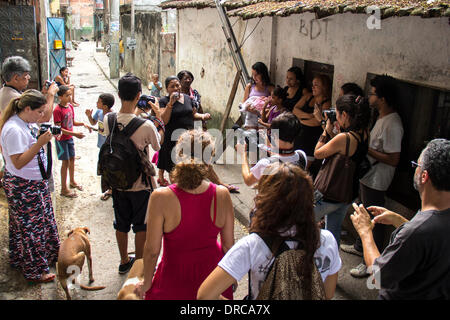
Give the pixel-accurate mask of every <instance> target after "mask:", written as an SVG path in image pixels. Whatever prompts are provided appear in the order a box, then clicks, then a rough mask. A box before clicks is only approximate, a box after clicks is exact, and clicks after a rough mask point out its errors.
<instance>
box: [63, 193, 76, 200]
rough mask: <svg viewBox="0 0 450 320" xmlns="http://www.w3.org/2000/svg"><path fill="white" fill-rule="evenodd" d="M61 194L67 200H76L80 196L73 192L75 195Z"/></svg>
mask: <svg viewBox="0 0 450 320" xmlns="http://www.w3.org/2000/svg"><path fill="white" fill-rule="evenodd" d="M60 194H61V196H63V197H66V198H72V199H73V198H76V197H78V195H77V194H76V193H75V192H73V193H66V194H64V193H60Z"/></svg>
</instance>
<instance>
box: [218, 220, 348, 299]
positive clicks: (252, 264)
mask: <svg viewBox="0 0 450 320" xmlns="http://www.w3.org/2000/svg"><path fill="white" fill-rule="evenodd" d="M286 244H287V245H288V246H289V247H290V248H291V249H293V248H295V246H296V241H286ZM273 260H274V259H273V258H272V253H271V251H270V249H269V248H268V247H267V245H266V244H265V242H264V240H263V239H261V238H260V237H259V236H258V235H257V234H256V233H251V234H249V235H248V236H246V237H244V238H242V239H240V240H239V241H238V242H236V243H235V245H234V246H233V247H231V249H230V250H229V251H228V252H227V253H226V254H225V256H224V257H223V258H222V260H220V262H219V264H218V265H219V267H221V268H222V269H223V270H225V271H226V272H227V273H228V274H229V275H230V276H232V277H233V278H234V279H235V280H236V281H240V280H241V279H242V277H243V276H244V275H246V274H247V273H248V272H249V270H250V285H251V292H252V297H251V298H252V300H253V299H255V298H256V297H257V296H258V293H259V289H260V288H261V286H262V284H263V283H264V280H265V279H266V276H267V272H268V270H269V267H270V266H271V265H272V263H273ZM314 260H315V263H316V266H317V269H318V270H319V272H320V275H321V276H322V280H323V281H325V279H326V278H327V277H328V276H329V275H333V274H335V273H336V272H338V271H339V270H340V269H341V265H342V261H341V257H340V256H339V249H338V246H337V242H336V240H335V239H334V236H333V234H332V233H331V232H330V231H328V230H323V229H321V230H320V247H319V248H318V249H317V250H316V252H315V253H314Z"/></svg>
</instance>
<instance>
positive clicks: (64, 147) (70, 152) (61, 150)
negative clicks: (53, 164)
mask: <svg viewBox="0 0 450 320" xmlns="http://www.w3.org/2000/svg"><path fill="white" fill-rule="evenodd" d="M56 154H57V155H58V159H59V160H69V159H70V158H75V144H74V142H73V138H70V139H69V140H61V141H58V140H56Z"/></svg>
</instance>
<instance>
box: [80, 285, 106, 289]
mask: <svg viewBox="0 0 450 320" xmlns="http://www.w3.org/2000/svg"><path fill="white" fill-rule="evenodd" d="M80 288H81V289H83V290H87V291H95V290H102V289H105V288H106V287H105V286H97V287H88V286H85V285H84V284H80Z"/></svg>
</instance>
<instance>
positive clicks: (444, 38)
mask: <svg viewBox="0 0 450 320" xmlns="http://www.w3.org/2000/svg"><path fill="white" fill-rule="evenodd" d="M367 17H368V16H367V15H363V14H352V13H345V14H340V15H334V16H330V17H327V18H325V19H321V20H317V19H315V17H314V14H309V13H308V14H301V15H292V16H289V17H285V18H277V20H278V34H277V39H278V46H277V54H276V57H277V61H276V65H277V72H276V80H277V81H278V82H280V81H282V80H283V79H284V77H285V70H287V69H288V68H289V67H290V66H291V64H292V58H301V59H304V60H313V61H316V62H321V63H327V64H332V65H334V79H333V96H334V97H335V98H336V96H337V94H338V91H339V87H340V86H341V85H342V84H344V83H345V82H348V81H352V82H356V83H358V84H360V85H362V86H364V84H365V80H366V75H367V73H368V72H370V73H375V74H384V73H387V74H389V75H392V76H394V77H395V78H398V79H402V80H406V81H411V82H416V83H420V84H423V85H428V86H434V87H439V88H447V89H449V88H450V63H449V52H448V50H449V47H450V46H449V45H450V43H449V41H450V40H449V39H450V28H449V27H448V18H433V19H423V18H420V17H393V18H389V19H385V20H382V21H381V29H379V30H377V29H373V30H369V29H368V28H367V25H366V21H367Z"/></svg>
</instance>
